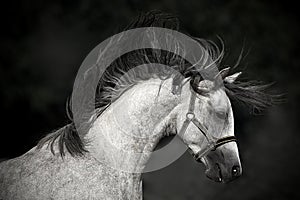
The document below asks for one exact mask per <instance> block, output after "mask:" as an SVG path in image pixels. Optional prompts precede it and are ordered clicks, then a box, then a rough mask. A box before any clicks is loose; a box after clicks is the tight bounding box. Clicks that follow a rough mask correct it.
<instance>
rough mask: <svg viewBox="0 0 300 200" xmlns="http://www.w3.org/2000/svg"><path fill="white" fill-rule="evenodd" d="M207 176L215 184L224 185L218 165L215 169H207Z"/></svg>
mask: <svg viewBox="0 0 300 200" xmlns="http://www.w3.org/2000/svg"><path fill="white" fill-rule="evenodd" d="M205 174H206V176H207V178H209V179H211V180H213V181H215V182H218V183H221V182H223V183H224V179H223V175H222V170H221V167H220V165H219V164H218V163H216V164H215V167H213V168H207V169H206V172H205Z"/></svg>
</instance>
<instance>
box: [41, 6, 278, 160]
mask: <svg viewBox="0 0 300 200" xmlns="http://www.w3.org/2000/svg"><path fill="white" fill-rule="evenodd" d="M140 27H162V28H168V29H173V30H178V29H179V20H178V19H177V18H176V17H175V16H172V15H169V14H164V13H162V12H159V11H152V12H149V13H146V14H141V15H140V16H139V17H138V18H137V19H136V20H134V21H133V22H132V23H131V24H130V25H129V26H128V27H127V28H126V29H125V30H129V29H134V28H140ZM195 40H197V41H198V42H199V43H200V44H201V45H202V46H203V47H204V49H205V50H206V51H207V52H208V53H209V56H210V57H211V60H201V61H200V62H199V63H201V65H202V66H201V67H200V68H195V67H194V66H192V65H191V64H190V63H189V62H187V61H186V60H185V59H184V58H182V57H180V56H178V55H174V54H173V53H170V52H167V51H162V50H155V49H141V50H137V51H132V52H129V53H127V54H125V55H122V56H121V57H120V58H118V59H117V60H115V61H114V62H113V63H112V64H111V65H110V66H109V67H108V68H107V69H106V71H105V72H104V74H103V76H102V77H101V78H100V81H99V83H98V86H97V93H96V99H95V102H94V103H95V107H96V111H97V112H96V113H95V118H96V117H98V116H99V115H101V113H102V112H103V111H104V110H105V109H106V108H107V107H108V106H109V105H110V104H111V103H112V102H114V101H115V100H116V99H118V98H119V97H120V96H121V95H122V94H123V93H124V91H126V90H127V89H128V88H131V87H132V86H133V85H135V84H137V83H139V82H140V81H144V80H149V79H150V78H159V79H161V80H162V81H163V80H165V79H166V78H170V77H172V76H173V75H174V74H172V73H170V72H169V70H163V69H159V70H158V69H154V68H151V65H147V66H146V68H145V69H146V70H143V71H142V73H135V71H134V70H133V72H132V73H130V75H127V72H128V71H130V70H131V69H133V68H135V67H137V66H139V65H142V64H149V63H159V64H163V65H165V66H168V67H171V68H173V69H174V70H176V71H177V72H180V73H181V74H182V75H183V77H185V78H190V79H193V78H194V77H195V76H197V75H199V69H203V68H207V67H208V66H211V65H213V64H214V65H216V66H217V67H218V68H219V69H222V68H223V67H222V64H221V61H222V58H223V55H224V46H223V42H222V41H221V40H220V41H221V44H222V45H221V46H222V48H221V49H220V48H219V46H218V45H217V44H216V43H214V42H212V41H209V40H204V39H199V38H195ZM204 59H205V58H204ZM239 61H240V59H239V60H238V61H237V64H236V65H238V64H239ZM234 68H235V67H234ZM235 69H236V68H235ZM139 72H140V71H139ZM124 76H125V78H124ZM126 76H128V77H126ZM121 77H123V78H121ZM181 83H182V80H181V79H180V78H177V77H174V82H173V84H174V85H177V86H181ZM224 86H225V91H226V93H227V95H228V96H229V98H231V99H233V100H237V101H240V102H242V103H244V104H246V105H248V106H250V107H251V108H252V109H254V110H258V111H260V110H263V109H264V108H266V107H268V106H271V105H272V104H273V103H274V98H273V97H274V96H272V95H269V94H267V93H266V92H265V90H266V89H267V88H268V86H269V85H264V84H261V83H260V82H255V81H244V82H242V81H239V82H235V83H224ZM68 113H69V114H70V119H71V121H72V114H71V113H70V112H68ZM56 142H57V143H58V149H59V153H60V155H61V156H62V157H63V156H64V155H65V152H66V151H65V149H66V150H67V152H69V153H70V154H71V155H72V156H82V155H84V153H85V152H87V151H86V149H85V146H86V145H87V142H86V141H85V140H84V138H83V137H82V136H80V135H79V134H78V132H77V131H76V128H75V125H74V122H73V121H72V122H71V123H70V124H68V125H66V126H64V127H62V128H61V129H59V130H57V131H55V132H53V133H51V134H49V135H47V136H46V137H44V138H43V139H41V140H40V141H39V143H38V145H37V147H38V149H39V148H41V147H42V146H44V145H45V144H48V145H50V149H51V151H52V153H53V154H54V153H55V152H54V144H55V143H56Z"/></svg>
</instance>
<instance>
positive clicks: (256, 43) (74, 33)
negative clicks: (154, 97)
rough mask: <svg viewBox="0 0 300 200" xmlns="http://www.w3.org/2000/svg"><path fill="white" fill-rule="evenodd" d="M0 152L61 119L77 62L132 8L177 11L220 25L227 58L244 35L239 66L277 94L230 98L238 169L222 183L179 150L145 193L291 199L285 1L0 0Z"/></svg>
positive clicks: (291, 33)
mask: <svg viewBox="0 0 300 200" xmlns="http://www.w3.org/2000/svg"><path fill="white" fill-rule="evenodd" d="M0 9H1V12H0V15H1V18H0V20H1V28H2V30H1V32H0V35H1V37H0V41H1V43H0V44H1V48H0V51H1V53H0V66H1V67H0V106H1V107H0V115H1V137H0V138H1V139H0V140H1V142H0V157H3V158H12V157H15V156H18V155H21V154H22V153H24V152H26V151H27V150H29V149H30V148H31V147H33V146H34V145H35V144H36V142H37V140H38V139H40V138H41V137H42V136H43V135H45V134H46V133H48V132H50V131H52V130H53V129H56V128H58V127H60V126H63V125H64V124H65V123H67V122H68V120H67V117H66V114H65V102H66V99H67V97H68V96H69V95H70V94H71V92H72V84H73V81H74V78H75V75H76V72H77V69H78V68H79V66H80V64H81V62H82V61H83V59H84V58H85V56H86V55H87V54H88V53H89V51H90V50H91V49H92V48H93V47H95V46H96V45H97V44H98V43H100V42H101V41H103V40H104V39H106V38H107V37H109V36H111V35H112V34H114V33H116V32H118V30H120V29H122V28H123V27H124V26H125V25H126V24H127V23H128V22H129V21H130V20H131V19H132V18H133V17H135V16H137V14H138V13H139V12H140V11H149V10H152V9H160V10H162V11H166V12H170V13H173V14H176V15H177V16H178V17H179V18H180V20H181V27H182V28H183V29H184V30H186V31H187V32H189V33H190V34H191V35H194V36H198V37H203V38H209V39H215V38H216V37H215V36H216V35H220V36H221V37H222V38H223V39H224V40H225V44H226V52H228V54H227V56H226V58H225V61H226V62H227V64H233V62H234V59H236V58H237V55H238V53H239V51H240V50H241V48H242V46H243V43H244V44H245V45H244V46H245V49H246V50H249V54H248V56H247V57H246V58H245V59H244V60H243V62H242V66H247V72H248V74H247V76H248V77H252V78H256V79H261V80H265V81H275V82H276V84H275V86H274V88H275V90H277V91H281V92H285V93H287V102H286V103H285V104H282V105H279V106H276V107H273V108H271V109H269V110H268V111H266V112H264V113H263V115H259V116H252V115H249V114H248V112H247V110H246V109H243V108H242V107H239V106H237V105H236V104H234V105H233V106H234V113H235V122H236V123H235V124H236V125H235V129H236V135H237V137H238V139H239V149H240V154H241V159H242V165H243V176H242V177H241V178H239V179H238V180H236V181H234V182H232V183H229V184H226V185H223V184H218V183H213V182H211V181H210V180H208V179H207V178H205V175H204V168H203V166H201V165H199V164H196V163H195V162H194V161H193V160H192V158H191V156H190V155H188V154H187V153H186V154H184V156H182V157H181V158H180V159H179V160H178V161H176V162H175V163H173V164H172V165H170V166H169V167H166V168H164V169H162V170H160V171H156V172H152V173H147V174H145V175H144V179H145V182H144V188H145V199H146V200H147V199H296V198H297V197H298V199H299V196H300V195H299V193H298V192H297V189H298V187H299V186H300V184H299V178H300V176H299V175H300V172H299V169H300V160H299V157H300V156H299V155H298V153H299V152H300V151H299V146H300V140H299V138H300V137H299V133H298V132H299V131H298V128H299V126H298V124H297V121H298V118H297V117H298V116H299V111H298V110H299V102H300V90H299V83H300V82H299V78H298V75H299V71H300V70H299V63H300V55H299V50H300V49H299V45H300V43H299V36H298V35H299V33H300V32H299V24H298V16H297V14H298V13H297V12H298V9H299V8H298V7H297V5H296V4H294V5H293V3H291V1H289V2H288V1H281V2H275V1H243V2H242V1H238V0H230V1H217V0H197V1H196V0H195V1H181V0H177V1H171V0H160V1H156V0H153V1H149V2H142V1H138V0H124V1H114V0H110V1H88V0H85V1H79V0H60V1H58V0H44V1H42V0H31V1H25V0H23V1H9V2H6V3H5V4H4V2H1V8H0Z"/></svg>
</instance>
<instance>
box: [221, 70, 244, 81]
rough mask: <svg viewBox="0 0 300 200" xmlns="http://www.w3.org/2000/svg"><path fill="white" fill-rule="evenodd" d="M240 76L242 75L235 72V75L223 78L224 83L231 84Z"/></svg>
mask: <svg viewBox="0 0 300 200" xmlns="http://www.w3.org/2000/svg"><path fill="white" fill-rule="evenodd" d="M241 74H242V72H237V73H235V74H232V75H230V76H227V77H226V78H224V82H226V83H233V82H234V81H235V80H236V79H237V78H238V77H239V76H240V75H241Z"/></svg>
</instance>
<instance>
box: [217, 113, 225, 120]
mask: <svg viewBox="0 0 300 200" xmlns="http://www.w3.org/2000/svg"><path fill="white" fill-rule="evenodd" d="M216 115H217V117H218V118H220V119H226V117H227V112H216Z"/></svg>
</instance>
